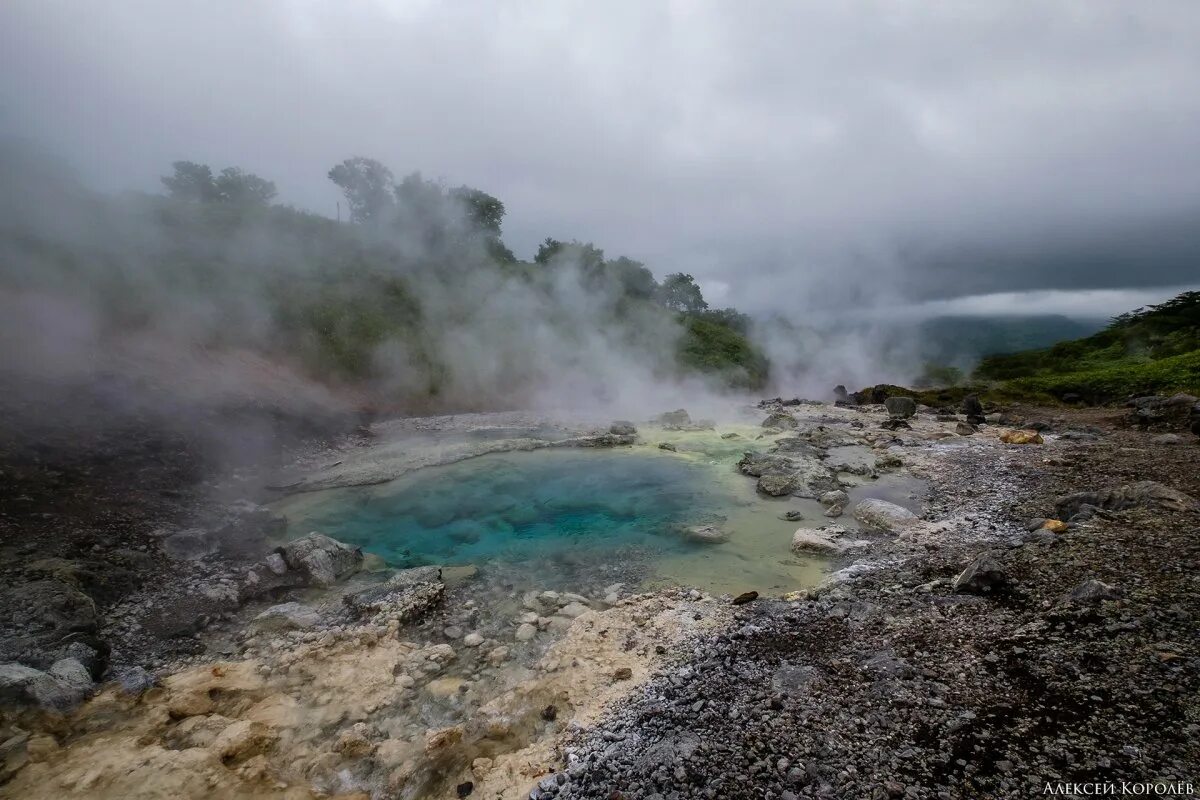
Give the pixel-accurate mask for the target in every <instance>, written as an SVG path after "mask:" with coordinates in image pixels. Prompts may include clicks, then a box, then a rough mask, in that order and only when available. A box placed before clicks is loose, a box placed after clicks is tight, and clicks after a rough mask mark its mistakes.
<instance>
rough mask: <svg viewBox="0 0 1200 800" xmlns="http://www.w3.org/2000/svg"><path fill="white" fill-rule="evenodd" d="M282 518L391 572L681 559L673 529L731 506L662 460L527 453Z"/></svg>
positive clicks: (333, 498) (700, 475)
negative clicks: (354, 548) (620, 558)
mask: <svg viewBox="0 0 1200 800" xmlns="http://www.w3.org/2000/svg"><path fill="white" fill-rule="evenodd" d="M323 494H324V496H322V497H321V498H320V499H319V502H311V503H307V504H304V505H303V506H302V507H297V508H292V509H286V510H285V513H287V514H288V516H289V518H290V519H291V521H292V522H293V526H292V530H293V531H297V530H313V529H315V530H320V531H321V532H323V533H326V534H328V535H330V536H332V537H334V538H336V539H340V540H342V541H346V542H351V543H354V544H356V545H359V546H360V547H362V548H363V549H364V550H366V551H368V552H372V553H375V554H377V555H379V556H381V557H382V558H383V559H385V560H386V561H387V562H388V563H389V564H391V565H392V566H396V567H411V566H419V565H423V564H440V565H459V564H484V563H494V562H505V561H507V562H527V561H542V560H546V559H551V560H554V559H558V560H563V559H565V560H570V561H587V560H590V559H593V558H604V559H606V560H608V559H611V558H612V557H613V556H614V554H616V553H619V552H621V551H627V552H630V553H638V554H642V555H647V556H651V557H652V556H654V555H656V554H657V555H665V554H668V553H679V554H683V553H686V552H688V551H690V550H695V549H699V548H703V547H705V546H706V545H702V544H696V543H693V542H690V541H688V540H686V539H685V538H684V537H683V536H682V534H681V531H680V527H681V526H687V525H696V524H703V523H707V522H719V521H720V519H721V515H720V513H719V512H720V511H721V509H723V508H725V507H727V506H728V505H730V504H731V503H734V502H735V498H733V497H731V496H728V494H727V493H726V492H723V491H722V490H721V487H719V486H715V485H714V483H713V481H712V479H711V471H710V470H709V469H707V468H706V467H705V466H703V465H699V464H696V463H693V462H689V461H687V460H685V459H680V458H677V457H674V456H669V455H662V456H660V455H656V454H652V453H646V454H631V453H611V452H597V451H578V450H571V451H567V450H564V451H539V452H536V453H506V454H498V455H490V456H483V457H480V458H475V459H471V460H469V461H465V462H462V463H459V464H455V465H451V466H447V467H438V468H434V469H428V470H422V471H421V472H420V473H418V474H416V475H414V476H412V477H409V478H402V479H400V480H397V481H393V482H391V483H389V484H384V485H382V486H375V487H365V488H356V489H343V490H336V491H334V492H327V493H323Z"/></svg>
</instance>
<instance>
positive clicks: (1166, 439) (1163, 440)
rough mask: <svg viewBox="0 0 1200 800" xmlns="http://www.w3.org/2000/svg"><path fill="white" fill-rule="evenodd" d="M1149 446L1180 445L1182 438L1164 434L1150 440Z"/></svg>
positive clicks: (1172, 434)
mask: <svg viewBox="0 0 1200 800" xmlns="http://www.w3.org/2000/svg"><path fill="white" fill-rule="evenodd" d="M1150 443H1151V444H1160V445H1176V444H1182V443H1183V438H1182V437H1181V436H1180V435H1179V434H1177V433H1164V434H1161V435H1159V436H1155V437H1154V438H1153V439H1151V440H1150Z"/></svg>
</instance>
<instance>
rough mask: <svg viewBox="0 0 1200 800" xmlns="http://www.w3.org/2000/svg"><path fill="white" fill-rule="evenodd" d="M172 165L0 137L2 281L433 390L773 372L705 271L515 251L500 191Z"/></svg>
mask: <svg viewBox="0 0 1200 800" xmlns="http://www.w3.org/2000/svg"><path fill="white" fill-rule="evenodd" d="M172 166H173V171H172V173H171V174H170V175H167V176H165V177H164V178H163V179H162V183H163V185H164V187H165V188H166V190H167V194H166V195H150V194H132V193H131V194H126V195H122V196H120V197H104V196H98V195H95V194H93V193H92V192H90V191H88V190H86V189H84V188H83V187H82V186H80V185H78V184H77V183H75V182H74V181H73V179H71V178H70V176H69V175H68V174H66V173H64V172H63V171H62V170H61V169H60V168H59V167H58V166H57V165H53V164H43V163H40V162H37V161H36V160H35V159H32V158H30V157H29V156H28V154H26V153H22V152H17V153H12V152H6V151H4V150H3V148H0V167H2V168H3V172H4V174H6V175H9V176H10V178H11V179H10V180H9V181H8V185H7V186H6V187H5V189H4V193H3V196H0V201H4V202H5V205H4V208H5V209H10V210H9V212H8V213H5V214H0V244H2V245H3V248H4V251H5V254H6V258H5V259H4V260H3V261H0V289H5V290H10V291H19V292H31V293H35V294H37V295H39V296H53V297H56V298H60V299H61V300H64V301H68V302H70V303H72V304H74V305H75V306H76V307H78V308H79V309H84V310H85V312H84V313H82V314H81V315H80V316H82V317H83V318H85V319H87V320H88V324H89V325H92V324H93V323H94V325H95V329H96V331H95V335H96V336H98V337H100V338H103V337H105V336H112V337H114V338H122V339H126V340H127V339H130V338H136V337H143V338H145V339H147V340H152V341H155V342H161V343H163V344H164V346H166V345H167V343H168V342H174V341H176V340H178V343H179V344H183V345H184V346H187V347H193V346H198V347H200V348H205V349H210V348H211V349H238V348H241V349H246V350H251V351H254V352H258V353H261V354H263V355H266V356H268V357H270V358H273V359H275V360H277V361H279V362H280V363H283V364H290V365H293V366H297V367H299V368H300V369H301V370H302V371H304V372H306V373H307V374H308V375H310V376H311V377H313V378H316V379H317V380H319V381H323V382H326V383H330V384H351V385H354V386H355V387H358V388H363V389H366V390H368V391H373V392H375V393H376V394H378V395H380V396H382V397H385V398H386V401H387V402H395V403H407V404H411V405H418V404H424V407H428V401H430V400H431V399H433V398H440V399H442V400H444V402H445V403H446V404H447V405H455V404H457V405H468V404H471V405H496V404H503V403H508V402H514V403H515V402H521V401H522V397H523V396H525V395H527V394H529V393H533V392H536V391H537V390H538V389H539V388H542V387H545V386H547V385H553V383H554V381H555V380H556V379H559V378H560V377H564V376H565V377H566V379H567V380H566V381H565V382H567V383H571V384H573V385H576V386H578V385H580V383H581V382H583V383H584V384H587V383H589V382H590V383H592V384H594V385H598V386H601V387H602V386H603V385H604V383H605V382H606V381H608V380H616V379H619V376H621V375H623V374H626V373H625V371H627V370H628V368H629V367H631V366H633V365H635V364H636V365H638V366H640V367H644V368H648V369H649V370H650V372H651V373H652V375H653V378H654V379H659V378H661V379H664V380H667V379H672V378H675V377H679V376H681V375H689V374H703V375H707V376H710V377H711V378H712V379H713V380H714V382H720V383H724V384H726V385H729V386H736V387H740V388H757V387H759V386H762V385H763V384H764V383H765V381H766V377H767V366H766V360H765V358H764V357H763V356H762V354H761V353H760V352H758V350H756V349H755V348H754V346H752V345H751V344H750V342H749V340H748V338H747V336H746V333H747V325H746V320H745V318H744V317H743V316H742V315H740V314H738V313H737V312H736V311H734V310H732V309H724V310H709V309H708V304H707V302H706V301H705V300H704V297H703V295H702V293H701V291H700V288H699V287H698V286H697V285H696V283H695V281H694V279H693V278H692V276H690V275H686V274H682V273H679V274H674V275H669V276H667V277H666V278H665V279H664V280H663V281H662V283H661V284H660V283H659V282H658V281H657V280H656V279H655V276H654V275H653V273H651V271H650V270H649V269H648V268H647V267H646V266H645V265H644V264H642V263H640V262H638V261H636V260H634V259H631V258H627V257H624V256H619V257H617V258H607V257H606V256H605V253H604V251H603V250H602V249H600V248H599V247H596V246H595V245H593V244H592V243H590V242H578V241H559V240H556V239H552V238H548V239H546V241H545V242H544V243H543V244H542V246H541V247H540V248H539V250H538V252H537V254H536V256H535V258H534V259H533V260H532V261H521V260H519V259H517V258H516V256H515V255H514V254H513V253H512V251H511V250H510V249H509V248H508V247H507V246H506V245H505V244H504V241H503V239H502V224H503V220H504V216H505V207H504V204H503V202H501V201H500V200H499V199H498V198H496V197H493V196H492V195H490V194H488V193H487V192H484V191H481V190H479V189H475V188H472V187H469V186H459V187H456V188H449V187H446V186H444V185H442V184H441V183H437V182H434V181H429V180H426V179H424V178H422V177H421V175H420V174H419V173H412V174H410V175H407V176H405V177H404V178H402V179H400V180H398V181H397V180H395V179H394V177H393V173H392V172H391V170H389V169H388V168H387V167H386V166H385V165H383V164H382V163H380V162H378V161H376V160H374V159H369V158H358V157H356V158H350V159H346V160H345V161H343V162H341V163H339V164H337V165H335V166H334V167H333V168H332V169H330V170H329V172H328V175H329V178H330V180H332V181H333V182H334V183H335V184H336V185H337V186H338V187H339V188H340V189H341V190H342V192H343V194H344V196H345V201H344V203H345V205H346V209H345V211H346V216H347V218H348V220H347V221H345V222H342V221H335V220H333V219H330V218H327V217H322V216H319V215H316V214H311V213H307V212H303V211H299V210H296V209H294V208H291V207H287V206H282V205H277V204H274V203H273V201H274V198H275V194H276V190H275V186H274V184H273V183H272V182H271V181H269V180H265V179H263V178H260V177H259V176H257V175H254V174H252V173H249V172H246V171H243V170H242V169H239V168H237V167H228V168H225V169H222V170H221V171H219V172H216V173H214V171H213V170H212V169H211V168H210V167H209V166H207V165H205V164H199V163H194V162H190V161H178V162H175V163H174V164H173V165H172ZM10 198H11V199H10ZM28 198H35V199H36V201H37V202H29V200H28ZM89 335H91V334H90V333H89ZM601 369H602V370H605V371H606V372H604V373H603V374H601V373H600V372H599V370H601ZM568 373H569V374H568ZM523 393H524V394H523Z"/></svg>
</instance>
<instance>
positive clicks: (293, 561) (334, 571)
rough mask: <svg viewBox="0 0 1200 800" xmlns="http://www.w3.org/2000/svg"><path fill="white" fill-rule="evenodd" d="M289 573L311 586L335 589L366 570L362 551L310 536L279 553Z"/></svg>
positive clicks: (314, 535)
mask: <svg viewBox="0 0 1200 800" xmlns="http://www.w3.org/2000/svg"><path fill="white" fill-rule="evenodd" d="M275 552H277V553H278V554H279V555H280V556H281V557H282V558H283V562H284V563H285V564H286V565H287V567H288V569H289V570H292V571H294V572H297V573H299V574H300V575H302V576H303V577H304V579H305V582H306V583H308V584H309V585H311V586H332V585H333V584H334V583H337V581H339V580H341V579H342V578H346V577H348V576H350V575H353V574H354V573H355V572H358V570H359V569H360V568H361V567H362V562H363V554H362V549H361V548H358V547H354V546H352V545H348V544H345V543H343V542H339V541H337V540H336V539H330V538H329V537H328V536H325V535H324V534H320V533H316V532H313V533H310V534H308V535H307V536H301V537H300V538H299V539H296V540H294V541H291V542H288V543H287V544H285V545H283V546H282V547H279V548H277V549H276V551H275Z"/></svg>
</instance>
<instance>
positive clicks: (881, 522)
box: [854, 498, 917, 533]
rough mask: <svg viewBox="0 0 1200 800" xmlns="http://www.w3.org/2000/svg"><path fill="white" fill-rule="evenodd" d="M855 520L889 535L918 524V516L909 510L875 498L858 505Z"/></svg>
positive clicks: (855, 510) (855, 508)
mask: <svg viewBox="0 0 1200 800" xmlns="http://www.w3.org/2000/svg"><path fill="white" fill-rule="evenodd" d="M854 518H855V519H857V520H858V521H859V522H861V523H862V524H863V525H866V526H867V527H869V528H878V529H879V530H884V531H888V532H889V533H896V532H897V531H899V530H901V529H903V528H907V527H909V526H910V525H914V524H916V522H917V515H916V514H914V513H913V512H911V511H909V510H908V509H907V508H904V507H903V506H898V505H896V504H895V503H889V502H888V501H886V500H876V499H874V498H871V499H868V500H862V501H860V502H859V503H858V504H856V505H855V506H854Z"/></svg>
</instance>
